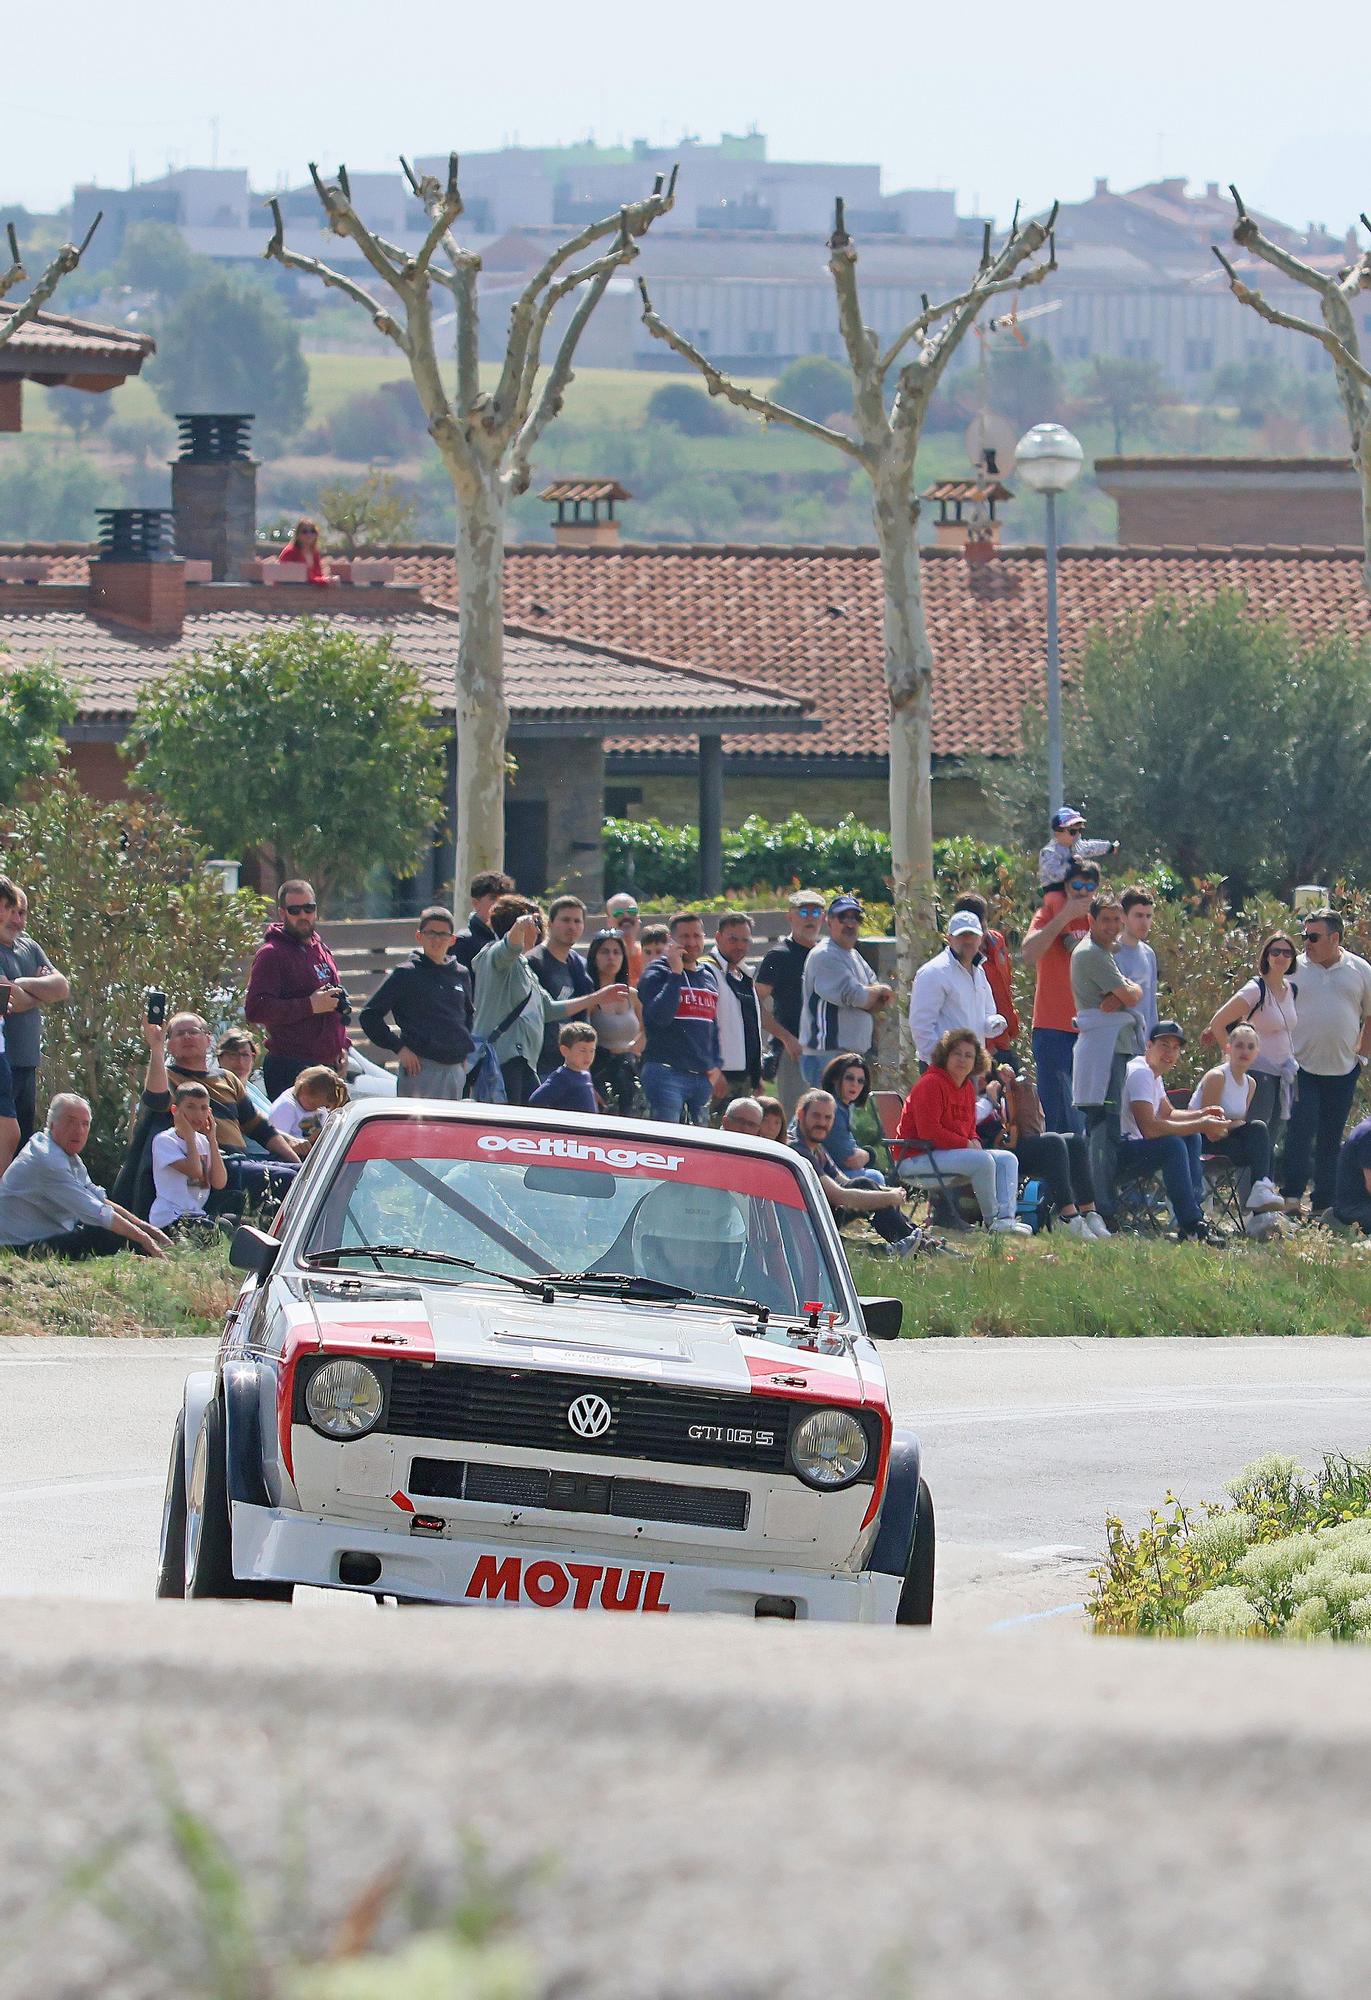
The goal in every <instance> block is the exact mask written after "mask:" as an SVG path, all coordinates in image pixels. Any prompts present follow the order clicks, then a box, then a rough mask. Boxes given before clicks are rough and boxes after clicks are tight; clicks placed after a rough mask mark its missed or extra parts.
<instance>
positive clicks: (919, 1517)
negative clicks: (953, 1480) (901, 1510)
mask: <svg viewBox="0 0 1371 2000" xmlns="http://www.w3.org/2000/svg"><path fill="white" fill-rule="evenodd" d="M937 1540H938V1537H937V1529H936V1526H935V1524H934V1519H933V1495H932V1494H931V1493H930V1492H929V1490H928V1486H927V1484H926V1483H925V1481H924V1480H922V1479H921V1480H920V1481H919V1497H918V1500H917V1502H916V1503H915V1509H914V1546H913V1548H912V1549H911V1550H910V1552H909V1568H908V1569H907V1570H906V1571H905V1579H904V1588H903V1589H902V1590H901V1592H900V1602H899V1606H898V1608H897V1610H896V1612H895V1623H896V1624H897V1625H931V1624H932V1623H933V1572H934V1569H935V1567H936V1558H937Z"/></svg>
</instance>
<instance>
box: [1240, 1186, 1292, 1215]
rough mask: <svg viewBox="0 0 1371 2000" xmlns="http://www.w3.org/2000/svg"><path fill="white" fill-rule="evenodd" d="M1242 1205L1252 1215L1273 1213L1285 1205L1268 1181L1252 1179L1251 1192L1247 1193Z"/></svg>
mask: <svg viewBox="0 0 1371 2000" xmlns="http://www.w3.org/2000/svg"><path fill="white" fill-rule="evenodd" d="M1244 1207H1246V1208H1247V1209H1248V1211H1249V1212H1250V1213H1251V1214H1252V1215H1275V1214H1277V1213H1278V1212H1279V1211H1280V1210H1281V1209H1283V1208H1284V1207H1285V1203H1284V1202H1283V1201H1282V1200H1281V1198H1280V1196H1279V1195H1278V1194H1277V1193H1276V1190H1275V1187H1274V1186H1273V1185H1272V1183H1271V1182H1270V1181H1253V1183H1252V1192H1251V1194H1250V1195H1248V1197H1247V1200H1246V1202H1245V1203H1244Z"/></svg>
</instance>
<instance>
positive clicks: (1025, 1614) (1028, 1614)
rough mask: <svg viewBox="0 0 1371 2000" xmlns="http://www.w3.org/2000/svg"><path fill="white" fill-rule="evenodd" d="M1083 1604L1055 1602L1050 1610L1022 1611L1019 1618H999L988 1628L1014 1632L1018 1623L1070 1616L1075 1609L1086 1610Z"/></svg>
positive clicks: (996, 1630)
mask: <svg viewBox="0 0 1371 2000" xmlns="http://www.w3.org/2000/svg"><path fill="white" fill-rule="evenodd" d="M1084 1610H1085V1606H1084V1605H1083V1604H1054V1605H1053V1606H1052V1609H1051V1610H1050V1611H1021V1612H1020V1613H1019V1615H1018V1617H1017V1618H997V1619H996V1620H995V1623H994V1624H993V1625H991V1626H990V1627H989V1628H988V1629H989V1630H990V1631H992V1632H1012V1631H1013V1630H1014V1627H1015V1626H1016V1625H1038V1624H1041V1622H1042V1620H1043V1619H1044V1618H1068V1617H1069V1616H1070V1615H1071V1613H1072V1612H1073V1611H1084Z"/></svg>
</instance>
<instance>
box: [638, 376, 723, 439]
mask: <svg viewBox="0 0 1371 2000" xmlns="http://www.w3.org/2000/svg"><path fill="white" fill-rule="evenodd" d="M647 417H648V421H649V422H650V423H654V424H671V425H673V426H674V427H675V429H677V430H678V431H680V432H681V433H682V434H683V435H684V436H685V437H694V438H701V437H731V436H733V435H735V434H736V433H737V432H738V431H740V430H741V429H742V424H741V421H740V420H739V418H737V417H736V416H735V415H734V414H733V412H732V410H731V409H730V408H729V406H728V404H727V403H726V402H724V400H723V398H722V397H720V396H711V395H710V393H709V391H708V390H707V389H697V388H695V387H694V385H693V384H692V383H689V382H664V383H663V384H662V386H661V388H660V389H654V390H653V392H652V394H651V395H650V396H649V397H648V399H647Z"/></svg>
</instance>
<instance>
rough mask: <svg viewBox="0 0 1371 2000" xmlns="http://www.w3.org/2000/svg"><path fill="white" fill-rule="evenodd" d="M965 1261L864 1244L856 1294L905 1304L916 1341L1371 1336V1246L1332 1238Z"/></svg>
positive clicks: (1002, 1244) (1028, 1249) (1016, 1253)
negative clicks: (881, 1252) (900, 1256)
mask: <svg viewBox="0 0 1371 2000" xmlns="http://www.w3.org/2000/svg"><path fill="white" fill-rule="evenodd" d="M953 1242H954V1245H955V1247H956V1248H958V1249H961V1248H963V1246H965V1247H966V1258H965V1261H961V1260H958V1259H954V1258H951V1257H946V1258H944V1257H918V1258H915V1259H914V1260H913V1261H912V1262H911V1263H904V1262H900V1261H897V1260H896V1259H894V1258H885V1257H879V1258H878V1257H874V1256H870V1255H864V1254H862V1253H861V1252H860V1251H858V1250H857V1249H856V1247H855V1246H854V1248H853V1252H852V1258H851V1261H852V1271H853V1276H854V1277H855V1279H856V1282H857V1289H858V1291H860V1292H865V1293H868V1294H876V1293H880V1294H884V1295H886V1296H891V1297H898V1298H901V1299H903V1300H904V1309H905V1317H904V1331H905V1335H906V1336H907V1337H910V1338H914V1339H931V1338H934V1337H938V1338H947V1337H949V1336H955V1335H971V1336H980V1337H982V1338H996V1337H999V1338H1007V1337H1009V1336H1012V1335H1018V1336H1026V1337H1028V1338H1030V1339H1054V1338H1062V1337H1063V1336H1066V1335H1072V1336H1076V1337H1081V1336H1089V1337H1092V1338H1096V1339H1116V1340H1119V1339H1141V1338H1156V1337H1159V1336H1160V1337H1165V1336H1175V1335H1181V1334H1184V1335H1190V1336H1200V1337H1205V1338H1215V1339H1217V1338H1223V1337H1231V1336H1235V1335H1236V1336H1241V1335H1245V1334H1294V1333H1299V1334H1366V1333H1371V1241H1368V1242H1349V1241H1346V1240H1344V1239H1342V1238H1338V1237H1334V1236H1331V1235H1329V1234H1327V1233H1326V1232H1325V1231H1323V1230H1316V1229H1308V1230H1302V1231H1301V1232H1300V1233H1299V1234H1298V1235H1296V1236H1293V1237H1291V1238H1290V1239H1288V1240H1286V1241H1283V1242H1280V1243H1272V1244H1262V1245H1260V1246H1258V1245H1255V1244H1248V1243H1239V1244H1236V1245H1235V1247H1234V1248H1233V1249H1231V1250H1209V1249H1202V1248H1200V1247H1199V1246H1197V1245H1196V1246H1192V1245H1188V1244H1186V1245H1181V1244H1176V1243H1164V1242H1150V1241H1147V1240H1144V1239H1141V1238H1138V1237H1117V1238H1115V1239H1114V1240H1113V1241H1112V1242H1109V1243H1098V1244H1095V1245H1087V1244H1084V1243H1076V1242H1074V1241H1072V1240H1070V1239H1064V1238H1062V1237H1061V1236H1059V1235H1052V1236H1038V1237H1031V1238H1030V1237H1009V1238H1001V1237H990V1238H986V1237H983V1236H980V1235H979V1233H978V1234H977V1235H976V1236H969V1237H966V1238H954V1239H953Z"/></svg>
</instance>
